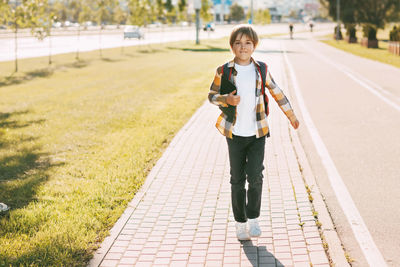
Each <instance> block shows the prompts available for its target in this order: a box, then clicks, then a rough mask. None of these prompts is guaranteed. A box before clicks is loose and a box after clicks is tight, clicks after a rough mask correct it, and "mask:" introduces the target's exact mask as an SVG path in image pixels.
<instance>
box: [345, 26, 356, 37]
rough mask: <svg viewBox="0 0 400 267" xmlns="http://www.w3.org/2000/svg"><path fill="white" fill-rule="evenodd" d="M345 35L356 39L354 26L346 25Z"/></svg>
mask: <svg viewBox="0 0 400 267" xmlns="http://www.w3.org/2000/svg"><path fill="white" fill-rule="evenodd" d="M346 35H347V36H348V37H350V38H356V25H354V24H347V25H346Z"/></svg>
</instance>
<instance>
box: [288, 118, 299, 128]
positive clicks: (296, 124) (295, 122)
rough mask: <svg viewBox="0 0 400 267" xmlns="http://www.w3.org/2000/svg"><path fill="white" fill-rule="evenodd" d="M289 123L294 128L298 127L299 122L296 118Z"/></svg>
mask: <svg viewBox="0 0 400 267" xmlns="http://www.w3.org/2000/svg"><path fill="white" fill-rule="evenodd" d="M290 123H291V124H292V126H293V128H294V129H297V128H299V125H300V123H299V121H298V120H297V119H296V120H295V121H293V122H290Z"/></svg>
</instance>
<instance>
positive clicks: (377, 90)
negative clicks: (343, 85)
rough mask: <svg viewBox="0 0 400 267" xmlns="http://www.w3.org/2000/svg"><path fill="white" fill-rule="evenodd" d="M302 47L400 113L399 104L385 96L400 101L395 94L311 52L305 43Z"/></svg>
mask: <svg viewBox="0 0 400 267" xmlns="http://www.w3.org/2000/svg"><path fill="white" fill-rule="evenodd" d="M301 45H302V46H303V47H304V48H305V49H306V50H308V51H309V52H310V53H312V54H313V55H315V56H316V57H318V58H320V59H321V60H323V61H325V62H326V63H328V64H329V65H331V66H333V67H334V68H336V69H337V70H339V71H340V72H342V73H344V74H345V75H346V76H348V77H350V78H351V79H353V80H354V81H355V82H357V83H358V84H360V85H361V86H362V87H364V88H366V89H367V90H368V91H370V92H371V93H372V94H374V95H375V96H377V97H379V98H380V99H381V100H383V101H384V102H385V103H386V104H389V105H390V106H392V107H393V108H395V109H396V110H397V111H400V106H399V105H398V104H396V103H395V102H393V101H392V100H391V99H389V98H388V97H386V96H384V95H383V94H386V95H389V96H390V98H392V99H393V98H394V99H396V100H399V97H396V96H395V95H393V94H391V93H389V92H388V91H386V90H384V89H383V88H382V87H381V86H379V85H377V84H376V83H374V82H372V81H370V80H368V79H366V78H364V77H362V76H361V75H359V74H356V73H355V72H354V71H352V70H351V69H349V68H347V67H346V66H344V65H341V64H338V63H334V62H333V61H332V60H330V59H329V58H328V57H326V56H324V55H322V54H321V53H319V52H316V51H315V50H311V49H310V48H309V47H307V46H306V45H305V44H304V42H301ZM357 76H358V77H357Z"/></svg>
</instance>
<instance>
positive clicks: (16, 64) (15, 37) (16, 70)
mask: <svg viewBox="0 0 400 267" xmlns="http://www.w3.org/2000/svg"><path fill="white" fill-rule="evenodd" d="M17 34H18V25H17V22H16V21H15V30H14V40H15V72H18V37H17Z"/></svg>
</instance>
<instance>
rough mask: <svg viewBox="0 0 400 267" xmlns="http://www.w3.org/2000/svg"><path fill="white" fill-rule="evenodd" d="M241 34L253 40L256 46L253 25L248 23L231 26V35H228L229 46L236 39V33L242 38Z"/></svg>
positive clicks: (256, 41)
mask: <svg viewBox="0 0 400 267" xmlns="http://www.w3.org/2000/svg"><path fill="white" fill-rule="evenodd" d="M243 34H244V35H246V36H247V37H249V39H250V40H251V41H252V42H253V45H254V47H256V46H257V44H258V35H257V33H256V31H255V30H254V29H253V27H252V26H251V25H250V24H240V25H237V26H235V27H234V28H233V30H232V32H231V36H230V37H229V44H230V45H231V47H233V43H234V42H235V41H236V38H237V37H238V35H240V38H242V36H243Z"/></svg>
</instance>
